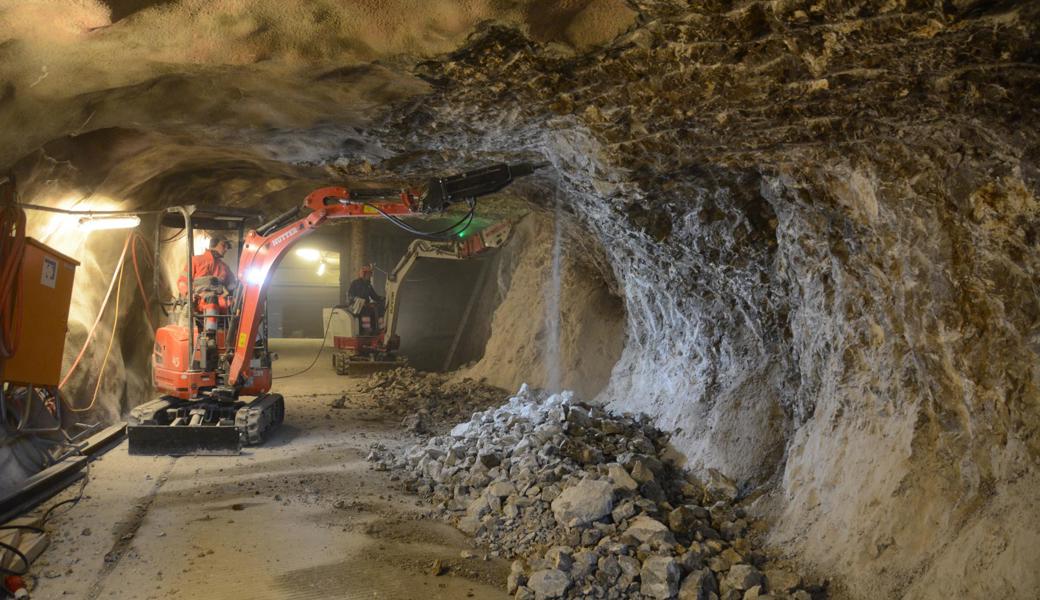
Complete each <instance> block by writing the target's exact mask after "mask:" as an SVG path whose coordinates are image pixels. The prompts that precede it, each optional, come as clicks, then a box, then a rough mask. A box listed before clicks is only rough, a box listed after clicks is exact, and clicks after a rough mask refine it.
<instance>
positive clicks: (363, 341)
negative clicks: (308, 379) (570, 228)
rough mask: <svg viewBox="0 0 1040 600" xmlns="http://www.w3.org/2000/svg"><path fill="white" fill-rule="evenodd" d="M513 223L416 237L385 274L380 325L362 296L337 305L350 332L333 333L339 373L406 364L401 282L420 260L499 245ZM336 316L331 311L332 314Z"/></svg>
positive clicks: (463, 257) (480, 251)
mask: <svg viewBox="0 0 1040 600" xmlns="http://www.w3.org/2000/svg"><path fill="white" fill-rule="evenodd" d="M512 229H513V225H512V223H510V222H509V221H502V222H499V223H494V224H492V225H490V226H488V227H485V228H484V229H481V230H480V231H479V232H477V233H475V234H473V235H471V236H468V237H466V238H465V239H461V240H451V241H434V240H423V239H419V240H413V241H412V243H411V244H409V245H408V250H406V251H405V253H404V256H402V257H401V259H400V260H399V261H397V266H395V267H394V269H393V270H392V271H390V272H389V273H387V276H386V314H385V315H384V317H383V319H382V321H383V323H382V326H378V325H377V324H376V323H375V322H370V321H376V322H378V318H376V317H375V314H374V313H375V312H376V311H375V310H374V308H375V307H372V306H369V305H370V304H371V303H368V302H366V301H365V300H363V299H361V298H357V299H356V300H355V301H354V302H353V303H352V304H350V305H347V306H342V307H336V308H335V309H333V310H342V311H343V312H345V313H346V314H347V316H348V319H347V321H348V323H349V325H350V327H349V329H350V330H351V331H350V334H351V335H347V336H339V335H336V336H333V338H332V344H333V350H332V366H333V368H334V369H335V370H336V373H337V374H339V375H349V374H355V373H360V372H365V371H370V370H372V369H387V368H395V367H400V366H404V365H405V364H406V361H405V360H404V359H403V358H402V357H401V356H400V355H399V354H397V352H396V350H397V349H398V348H399V347H400V344H401V340H400V338H399V337H398V336H397V319H398V317H399V315H400V304H401V295H400V293H399V292H400V289H401V284H403V283H404V282H405V279H406V278H407V276H408V272H409V271H411V269H412V267H413V266H415V263H416V262H417V261H419V260H426V259H434V260H466V259H469V258H473V257H476V256H480V255H481V254H484V253H485V252H487V251H488V250H491V249H493V248H498V247H499V246H501V245H503V244H505V243H506V242H507V241H508V240H509V234H510V233H511V232H512ZM329 318H330V319H331V318H333V316H332V315H330V317H329Z"/></svg>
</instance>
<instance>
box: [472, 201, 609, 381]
mask: <svg viewBox="0 0 1040 600" xmlns="http://www.w3.org/2000/svg"><path fill="white" fill-rule="evenodd" d="M557 222H559V223H560V227H561V228H562V229H561V231H560V232H559V238H558V240H559V241H558V242H557V241H556V240H557V230H556V224H557ZM586 238H588V233H587V232H585V231H583V230H582V229H581V228H579V227H578V226H577V224H576V223H575V222H574V220H573V218H571V217H567V216H566V215H556V214H554V213H553V212H551V211H544V210H542V211H536V212H533V213H532V214H529V215H527V216H526V217H524V218H523V220H522V221H520V222H519V223H518V225H517V226H516V228H515V230H514V233H513V237H512V239H511V240H510V242H509V244H508V245H507V246H506V247H505V248H504V249H503V250H502V251H501V253H502V254H503V255H504V256H503V257H502V258H501V259H500V262H499V263H498V265H497V266H496V272H495V273H494V275H493V277H491V278H490V279H491V280H490V281H489V282H488V285H489V286H492V287H494V288H497V289H498V290H499V294H498V296H499V297H498V299H497V301H496V300H494V299H493V300H492V302H491V303H490V304H492V305H493V306H495V308H494V313H493V316H492V317H491V323H490V329H489V334H490V335H489V337H488V338H486V339H487V341H486V344H485V345H484V350H483V355H482V356H481V358H480V360H479V361H477V362H476V363H475V364H472V365H470V366H468V367H465V368H462V369H460V370H459V373H458V376H460V377H472V378H474V379H486V380H487V381H488V382H490V383H492V384H494V385H497V386H499V387H502V388H505V389H518V388H519V386H520V385H521V384H523V383H527V384H529V385H532V386H536V387H543V388H554V387H555V388H557V389H570V390H574V391H575V392H577V394H578V397H579V398H582V399H584V400H586V401H592V400H594V399H595V398H596V397H597V395H598V394H599V393H600V392H601V391H602V390H603V389H604V388H605V387H606V385H607V383H608V381H609V380H610V374H611V372H612V370H613V367H614V365H615V363H617V361H618V358H619V357H620V355H621V349H622V347H623V345H624V340H625V313H624V307H623V305H622V303H621V299H620V298H619V297H618V296H617V294H616V285H617V284H616V282H615V281H614V279H613V273H612V272H609V271H607V272H602V271H600V270H599V269H598V265H597V262H596V259H597V258H598V257H599V256H600V255H601V254H602V253H603V249H602V248H600V247H599V246H598V244H596V243H594V242H593V241H592V240H588V239H586ZM583 242H585V244H584V245H583ZM557 243H558V244H559V245H558V246H557V248H558V250H559V257H560V261H559V263H558V264H559V267H558V270H557V272H558V273H559V279H558V285H559V287H558V292H556V291H554V284H553V281H554V275H553V273H554V271H553V265H552V262H553V250H554V244H557ZM554 323H559V329H558V331H556V333H555V335H554V332H553V329H554Z"/></svg>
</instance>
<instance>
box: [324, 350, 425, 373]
mask: <svg viewBox="0 0 1040 600" xmlns="http://www.w3.org/2000/svg"><path fill="white" fill-rule="evenodd" d="M407 364H408V361H407V360H405V359H404V358H402V357H400V356H398V357H386V358H378V359H377V358H374V357H365V356H358V355H348V354H347V353H343V352H336V353H334V354H333V356H332V366H333V368H334V369H336V374H337V375H347V376H356V375H367V374H369V373H375V372H377V371H384V370H388V369H396V368H398V367H403V366H406V365H407Z"/></svg>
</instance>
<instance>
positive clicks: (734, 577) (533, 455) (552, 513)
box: [370, 386, 825, 599]
mask: <svg viewBox="0 0 1040 600" xmlns="http://www.w3.org/2000/svg"><path fill="white" fill-rule="evenodd" d="M486 456H494V457H495V458H494V460H492V461H490V462H488V461H487V460H485V459H484V457H486ZM675 456H676V455H675V453H674V452H673V451H672V450H671V448H670V447H669V444H668V436H667V435H665V434H663V433H661V432H660V431H659V430H657V429H655V428H654V427H652V426H650V425H649V423H648V422H647V421H646V420H645V419H637V418H633V417H630V416H617V415H612V414H610V413H608V412H606V411H604V410H603V409H602V408H599V407H594V406H589V405H587V404H583V403H580V402H577V401H575V400H574V399H573V395H572V394H571V393H570V392H563V393H561V394H555V395H550V396H547V395H546V394H545V393H542V392H533V391H531V390H529V389H528V388H527V387H526V386H524V387H522V388H521V389H520V391H519V392H518V393H517V395H516V396H514V397H513V398H510V399H509V402H508V403H507V404H505V405H503V406H501V407H499V408H495V409H491V410H487V411H484V412H480V413H476V414H474V415H473V416H472V418H471V419H470V420H468V421H466V422H464V423H460V424H459V425H457V426H456V427H454V428H453V429H452V430H451V433H450V434H448V435H445V436H438V437H433V438H431V439H429V440H427V441H426V442H425V443H422V444H418V445H416V446H414V447H412V448H410V449H408V450H407V451H406V452H405V453H404V455H403V456H400V457H396V458H395V457H392V456H389V455H387V454H385V453H374V454H373V455H372V456H371V457H370V458H371V459H372V460H374V461H376V462H377V464H378V465H379V467H378V468H391V467H392V468H394V469H399V470H403V472H404V473H403V479H404V480H405V481H406V482H407V484H408V485H409V486H410V487H412V488H413V489H415V490H416V491H418V492H420V493H421V494H426V495H429V496H430V497H431V498H432V499H433V500H434V501H435V502H436V503H437V505H438V506H439V507H440V508H441V510H442V514H443V516H444V517H446V518H448V519H451V520H453V521H455V522H456V523H457V525H458V526H459V528H460V529H462V530H463V531H466V532H468V533H471V534H473V535H475V536H476V538H477V540H478V541H479V542H481V543H483V544H486V545H487V546H488V548H489V549H490V551H491V553H492V554H494V555H497V556H503V557H506V558H514V559H516V560H515V562H514V563H513V568H512V570H511V574H510V576H509V579H508V581H507V582H505V585H506V589H507V590H508V591H509V592H510V593H513V594H515V596H516V597H517V598H529V597H535V598H557V597H566V598H616V599H620V598H655V599H667V598H675V597H677V596H678V594H679V593H680V590H684V592H683V593H684V594H685V596H684V597H689V598H698V594H699V593H700V590H704V592H705V594H707V593H710V592H711V591H713V590H718V589H720V587H721V589H722V591H723V592H727V591H730V590H733V591H734V592H739V593H741V594H743V593H744V592H745V590H750V589H751V588H752V587H754V586H755V585H761V584H762V583H763V581H762V574H761V569H766V568H768V569H772V571H770V572H773V571H776V572H779V569H780V567H781V566H782V565H780V564H778V563H776V562H775V561H774V560H771V559H770V558H768V557H767V555H766V554H765V553H764V552H763V551H762V550H761V549H759V548H756V546H755V544H754V543H753V541H752V539H751V537H750V536H749V535H748V534H749V530H750V529H749V523H748V518H747V515H746V514H745V512H744V510H743V508H741V507H739V506H737V505H735V504H734V503H733V499H732V498H727V497H726V496H724V495H713V494H712V493H711V492H709V491H708V490H707V489H706V487H705V486H703V485H702V484H701V483H700V482H699V481H698V480H697V479H695V478H692V477H689V476H687V475H684V474H683V472H682V471H681V470H680V469H679V468H678V467H677V466H676V465H675V464H674V462H673V460H672V459H673V458H674V457H675ZM622 473H624V475H622ZM634 475H639V477H635V476H634ZM719 477H722V476H721V474H720V475H719ZM619 481H620V482H622V483H621V485H619ZM637 481H639V482H640V483H639V484H638V485H634V484H635V483H636V482H637ZM611 507H613V510H612V509H611ZM665 522H667V523H669V524H668V525H666V524H665ZM684 578H685V579H684ZM784 582H785V583H784V585H785V586H787V589H784V590H780V589H778V590H776V591H775V593H774V592H771V594H772V596H771V597H773V598H777V599H787V598H791V597H793V596H792V594H794V593H797V592H799V591H806V590H807V589H808V590H812V591H814V592H816V593H817V594H818V595H823V594H824V592H825V590H824V588H823V587H821V586H820V585H819V584H818V583H809V584H808V585H807V586H805V587H804V588H803V587H799V585H800V583H801V580H800V579H799V581H798V583H797V584H795V585H789V584H790V583H791V582H790V581H788V580H784ZM760 589H765V588H761V587H760ZM704 598H705V599H706V598H708V596H707V595H705V596H704Z"/></svg>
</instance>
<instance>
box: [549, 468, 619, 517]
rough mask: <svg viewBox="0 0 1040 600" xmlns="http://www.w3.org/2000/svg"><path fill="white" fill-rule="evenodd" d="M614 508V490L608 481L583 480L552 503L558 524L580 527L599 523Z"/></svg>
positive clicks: (564, 491)
mask: <svg viewBox="0 0 1040 600" xmlns="http://www.w3.org/2000/svg"><path fill="white" fill-rule="evenodd" d="M613 508H614V488H613V486H611V485H610V483H608V482H606V481H600V480H596V479H588V478H586V479H582V480H581V482H580V483H578V485H575V486H572V487H569V488H567V489H565V490H563V493H562V494H560V495H559V496H558V497H557V498H556V499H555V500H553V501H552V511H553V515H554V516H555V517H556V520H557V522H559V523H560V524H561V525H566V526H568V527H580V526H583V525H587V524H588V523H591V522H593V521H598V520H599V519H602V518H603V517H605V516H607V515H608V514H610V511H611V509H613Z"/></svg>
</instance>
